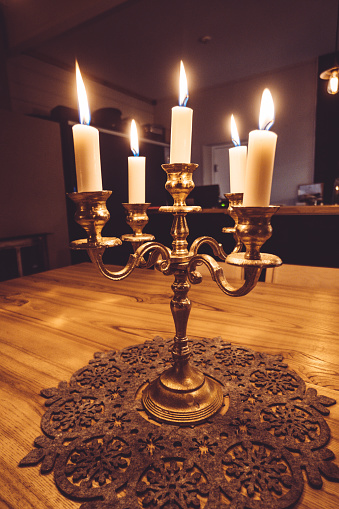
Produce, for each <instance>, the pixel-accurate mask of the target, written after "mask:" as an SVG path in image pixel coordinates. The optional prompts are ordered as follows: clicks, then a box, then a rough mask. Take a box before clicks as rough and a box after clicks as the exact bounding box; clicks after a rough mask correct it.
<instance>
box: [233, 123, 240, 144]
mask: <svg viewBox="0 0 339 509" xmlns="http://www.w3.org/2000/svg"><path fill="white" fill-rule="evenodd" d="M231 136H232V142H233V144H234V146H235V147H239V146H240V138H239V134H238V129H237V124H236V123H235V119H234V115H232V116H231Z"/></svg>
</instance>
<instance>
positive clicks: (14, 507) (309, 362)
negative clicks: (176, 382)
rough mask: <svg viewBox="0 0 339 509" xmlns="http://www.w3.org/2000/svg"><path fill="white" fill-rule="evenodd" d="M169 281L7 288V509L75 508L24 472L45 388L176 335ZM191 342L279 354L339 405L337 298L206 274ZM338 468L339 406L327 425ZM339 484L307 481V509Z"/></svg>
mask: <svg viewBox="0 0 339 509" xmlns="http://www.w3.org/2000/svg"><path fill="white" fill-rule="evenodd" d="M171 283H172V278H168V277H165V276H163V275H162V274H160V273H157V272H155V271H152V270H146V269H138V270H136V271H135V272H134V273H133V274H132V275H131V276H130V277H129V278H127V279H126V280H124V281H121V282H117V283H112V282H110V281H108V280H106V279H104V278H103V277H101V276H100V275H99V274H97V272H96V271H95V268H94V267H93V266H92V265H91V264H89V263H85V264H81V265H78V266H71V267H66V268H62V269H58V270H52V271H49V272H44V273H40V274H37V275H34V276H27V277H23V278H20V279H15V280H12V281H8V282H4V283H1V284H0V299H1V304H0V317H1V327H0V356H1V357H0V366H1V367H0V370H1V382H0V384H1V385H0V405H1V410H0V411H1V419H0V432H1V454H0V479H1V490H0V508H1V509H19V508H20V509H30V508H32V509H33V508H34V509H52V508H53V509H59V508H62V509H71V508H73V509H75V508H78V507H79V505H80V504H79V503H78V502H73V501H70V500H68V499H66V498H64V497H63V496H62V495H61V494H60V493H59V492H58V490H57V489H56V487H55V485H54V482H53V476H52V475H47V476H42V475H41V474H40V473H39V467H32V468H18V463H19V461H20V460H21V459H22V458H23V457H24V456H25V455H26V454H27V453H28V452H29V451H30V450H31V449H32V446H33V441H34V439H35V438H36V437H37V436H39V434H41V430H40V421H41V417H42V415H43V414H44V412H45V408H44V399H43V398H42V397H41V396H40V395H39V393H40V390H41V389H44V388H48V387H55V386H57V384H58V383H59V382H60V381H61V380H69V378H70V376H71V375H72V373H74V372H75V371H76V370H77V369H79V368H81V367H83V366H85V365H86V364H87V362H88V361H89V360H90V359H91V358H92V356H93V353H94V352H96V351H103V350H107V349H112V348H118V349H121V348H124V347H126V346H129V345H132V344H136V343H142V342H144V341H145V340H146V339H152V338H153V337H154V336H156V335H160V336H162V337H164V338H167V337H172V336H173V323H172V317H171V313H170V310H169V300H170V298H171V293H172V292H171V288H170V286H171ZM190 297H191V300H192V302H193V308H192V312H191V316H190V320H189V327H188V333H189V336H190V337H194V338H201V337H209V338H213V337H215V336H218V335H220V336H222V337H223V339H225V340H229V341H231V342H232V343H234V344H239V345H244V346H247V347H250V348H252V349H254V350H257V351H263V352H269V353H282V354H283V356H284V358H285V360H286V362H287V363H288V365H289V367H290V368H291V369H294V370H295V371H296V372H297V373H298V374H299V375H300V376H301V377H302V378H303V379H304V380H305V382H307V384H308V386H309V387H314V388H316V389H317V390H318V393H319V394H321V395H326V396H329V397H332V398H335V399H337V401H338V402H339V394H338V393H339V337H338V332H339V294H338V293H336V292H334V291H333V292H331V291H326V292H324V291H317V290H314V289H312V290H310V289H300V288H297V287H285V286H282V285H273V284H268V283H259V284H258V286H257V287H256V289H254V290H253V292H252V293H250V294H249V295H248V296H246V297H242V298H237V299H232V298H229V297H227V296H225V295H224V294H223V293H221V292H220V290H219V289H218V288H217V286H216V285H215V284H214V283H213V282H212V281H211V280H210V278H209V277H208V276H206V277H205V278H204V281H203V282H202V284H200V285H197V286H195V287H192V289H191V291H190ZM326 421H327V423H328V424H329V426H330V428H331V432H332V438H331V441H330V443H329V445H328V447H329V448H330V449H331V450H332V451H333V452H334V453H335V455H336V458H337V459H336V463H337V464H338V463H339V403H338V404H337V405H334V406H332V407H330V416H329V417H327V418H326ZM338 494H339V487H338V484H336V483H332V482H328V481H326V480H325V479H324V484H323V487H322V489H321V490H318V491H317V490H314V489H311V488H310V487H309V486H308V484H307V483H305V488H304V492H303V495H302V498H301V500H300V502H299V504H298V506H297V507H298V508H300V509H315V508H317V509H325V508H326V509H331V508H332V509H334V508H337V507H338Z"/></svg>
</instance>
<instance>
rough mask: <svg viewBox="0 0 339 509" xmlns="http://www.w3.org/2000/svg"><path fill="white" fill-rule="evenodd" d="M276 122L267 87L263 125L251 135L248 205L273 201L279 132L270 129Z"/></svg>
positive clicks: (263, 105)
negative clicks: (272, 193) (272, 192)
mask: <svg viewBox="0 0 339 509" xmlns="http://www.w3.org/2000/svg"><path fill="white" fill-rule="evenodd" d="M273 123H274V104H273V99H272V96H271V93H270V91H269V90H268V89H267V88H266V89H265V90H264V92H263V95H262V100H261V107H260V115H259V129H260V130H255V131H251V132H250V134H249V138H248V157H247V166H246V179H245V193H244V199H243V205H244V206H245V207H267V206H268V205H269V204H270V197H271V186H272V177H273V167H274V157H275V149H276V145H277V138H278V136H277V135H276V134H275V133H272V132H270V131H268V129H269V128H270V127H271V126H272V125H273Z"/></svg>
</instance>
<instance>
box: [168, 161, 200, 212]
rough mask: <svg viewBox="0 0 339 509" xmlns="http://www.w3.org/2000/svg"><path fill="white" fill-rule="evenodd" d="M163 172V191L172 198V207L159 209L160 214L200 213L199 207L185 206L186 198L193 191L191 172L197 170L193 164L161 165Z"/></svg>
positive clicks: (196, 166)
mask: <svg viewBox="0 0 339 509" xmlns="http://www.w3.org/2000/svg"><path fill="white" fill-rule="evenodd" d="M162 168H163V170H164V171H165V172H166V173H167V181H166V184H165V189H166V191H168V192H169V193H170V195H171V196H172V198H173V202H174V203H173V205H172V206H164V207H160V209H159V210H160V212H179V213H180V212H181V210H182V211H185V212H200V211H201V207H198V206H187V205H186V198H187V196H188V195H189V194H190V192H191V191H193V189H194V182H193V172H194V171H195V170H196V169H197V168H198V165H197V164H193V163H185V164H181V163H174V164H163V165H162Z"/></svg>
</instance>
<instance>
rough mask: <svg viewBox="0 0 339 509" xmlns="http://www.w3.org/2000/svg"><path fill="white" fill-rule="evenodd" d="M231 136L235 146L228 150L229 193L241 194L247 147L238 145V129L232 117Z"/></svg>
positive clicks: (243, 183) (243, 188)
mask: <svg viewBox="0 0 339 509" xmlns="http://www.w3.org/2000/svg"><path fill="white" fill-rule="evenodd" d="M231 135H232V141H233V143H234V145H235V146H234V147H233V148H230V149H229V161H230V192H231V193H243V192H244V191H245V172H246V161H247V147H245V146H243V147H242V146H241V145H240V138H239V134H238V129H237V125H236V123H235V120H234V116H233V115H232V116H231Z"/></svg>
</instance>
